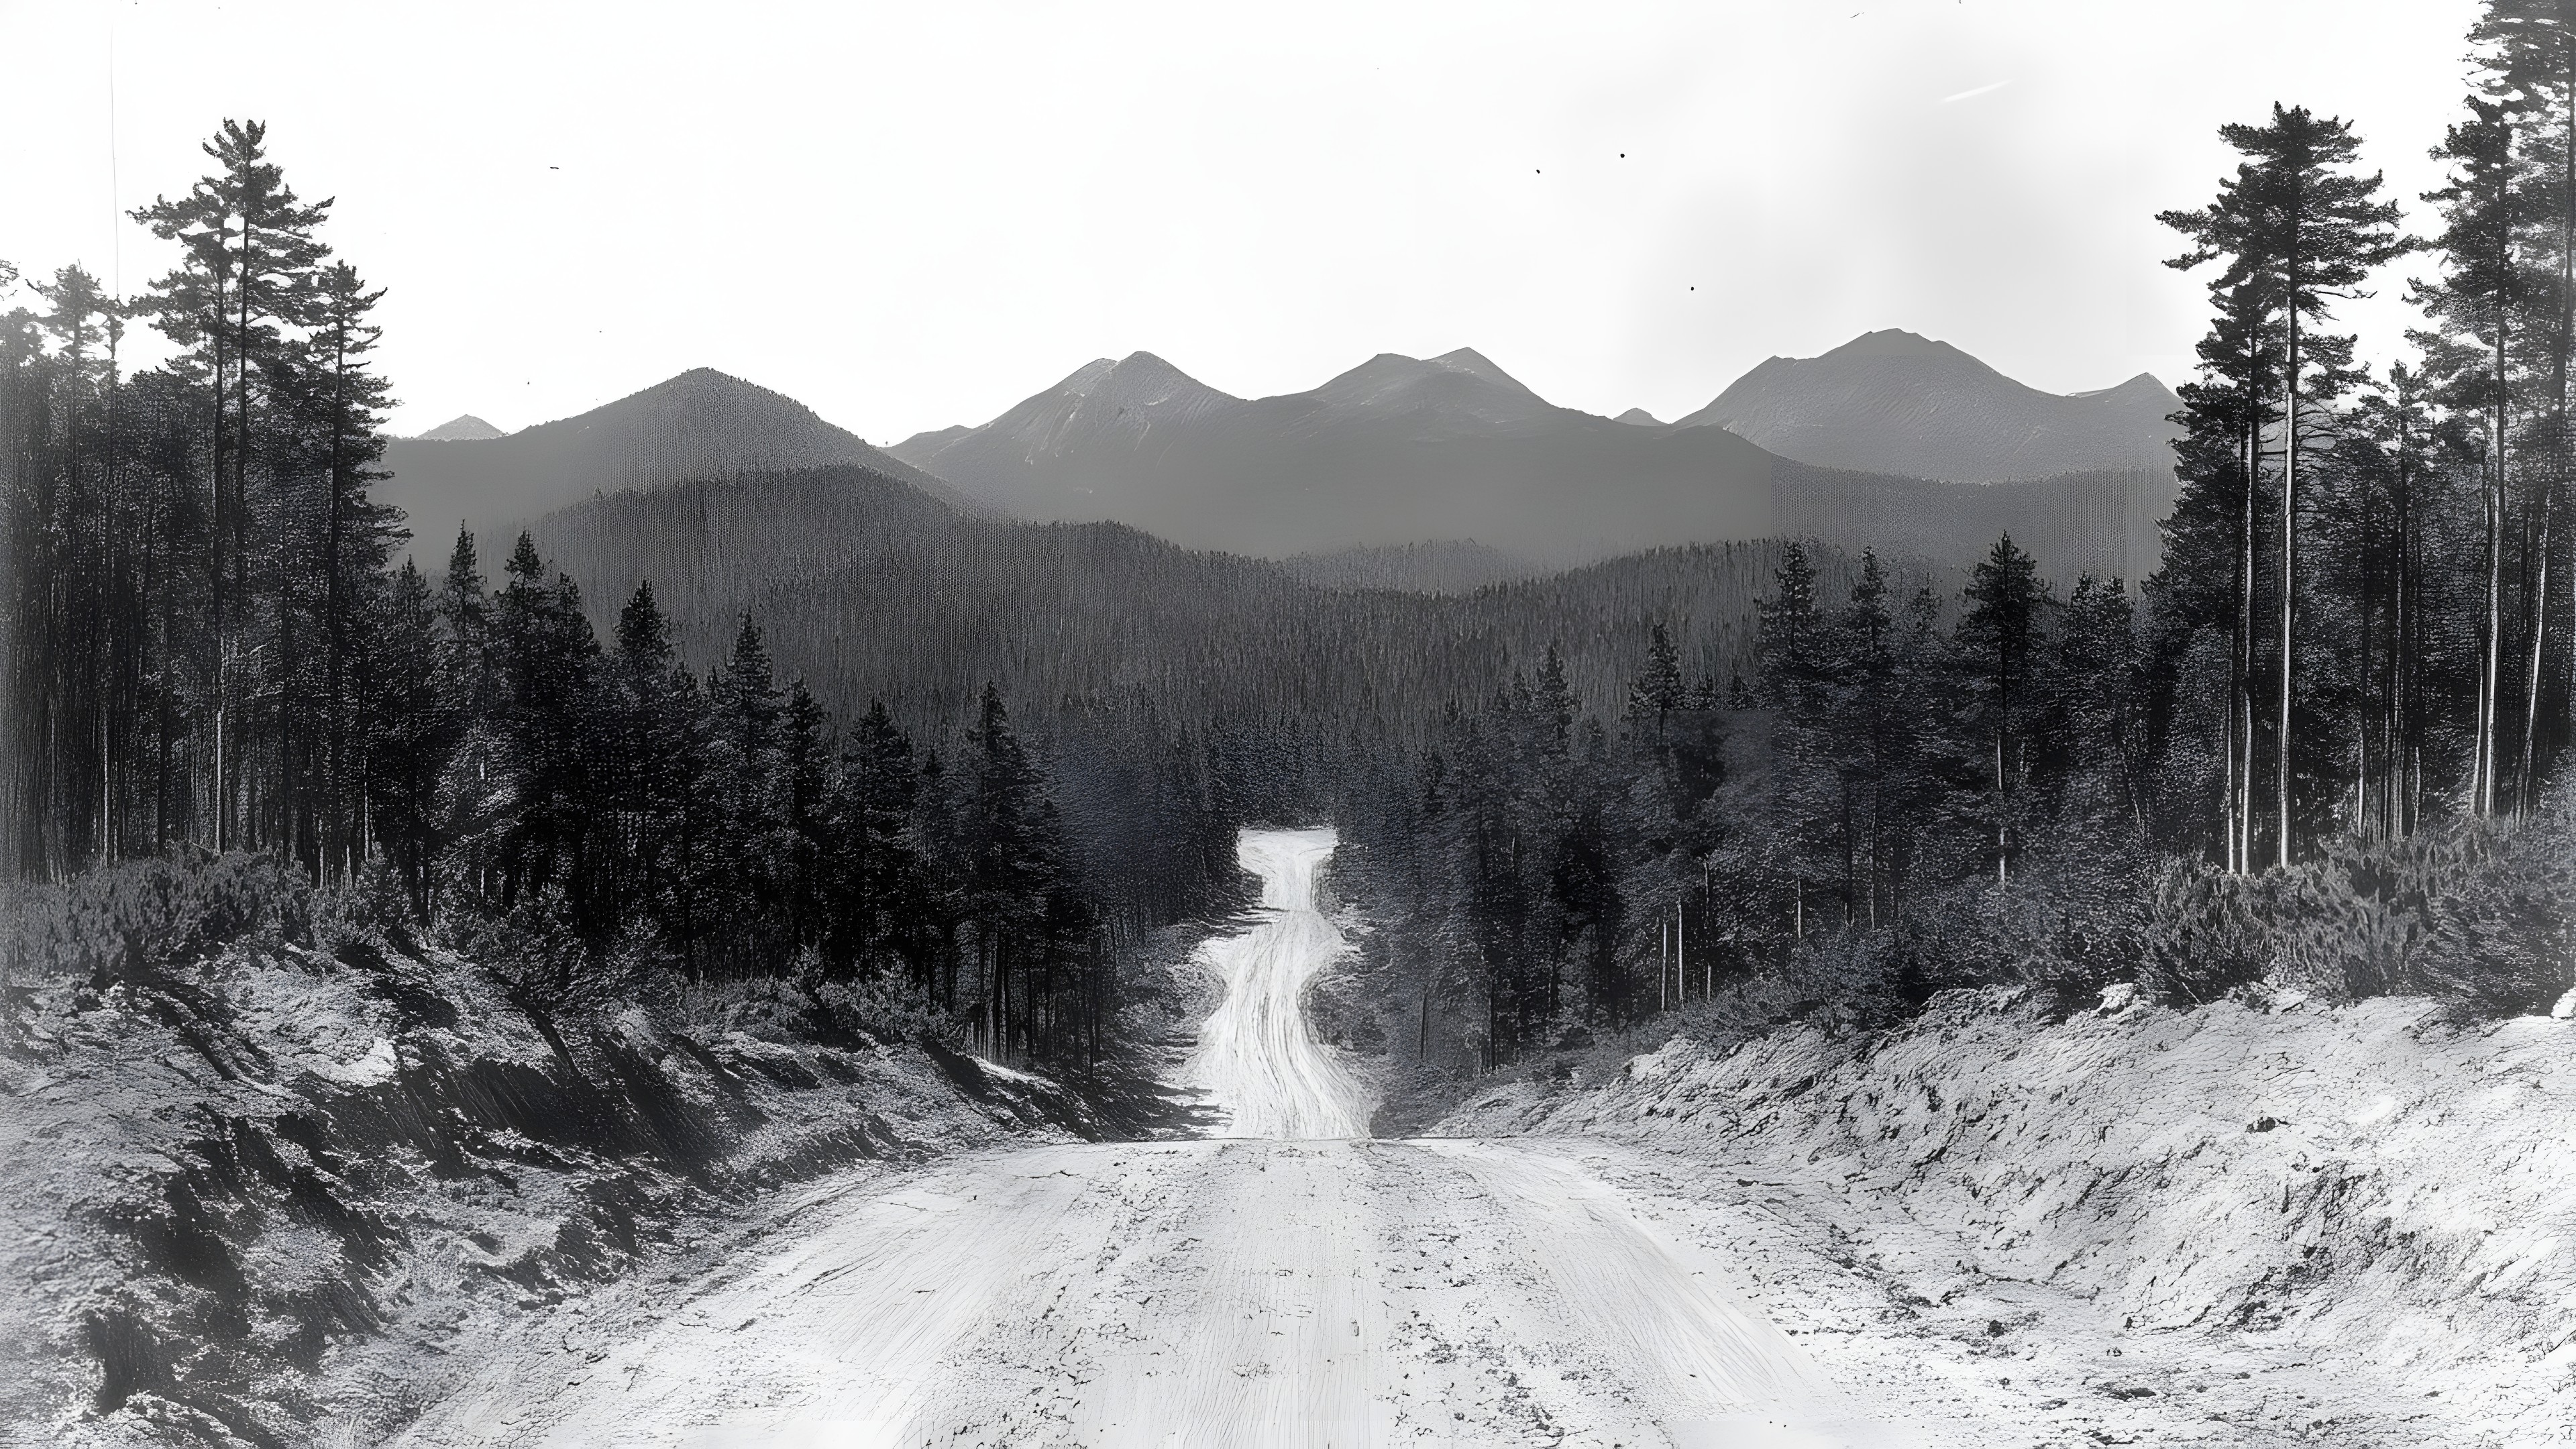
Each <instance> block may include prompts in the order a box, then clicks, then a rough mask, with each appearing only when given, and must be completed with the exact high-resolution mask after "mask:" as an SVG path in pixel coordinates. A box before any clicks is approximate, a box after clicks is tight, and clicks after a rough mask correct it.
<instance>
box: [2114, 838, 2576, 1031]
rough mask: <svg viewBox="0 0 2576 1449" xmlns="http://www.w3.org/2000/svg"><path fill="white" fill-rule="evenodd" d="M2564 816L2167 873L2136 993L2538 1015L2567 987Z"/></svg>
mask: <svg viewBox="0 0 2576 1449" xmlns="http://www.w3.org/2000/svg"><path fill="white" fill-rule="evenodd" d="M2571 833H2576V832H2571V830H2570V827H2569V821H2568V811H2567V809H2566V808H2565V802H2564V801H2559V802H2554V803H2553V806H2552V808H2551V809H2550V810H2549V811H2547V812H2545V813H2544V814H2543V815H2542V816H2541V817H2540V818H2539V819H2537V820H2534V821H2532V822H2529V823H2527V824H2523V825H2519V826H2513V825H2495V824H2486V823H2480V822H2475V821H2467V822H2461V823H2458V824H2455V825H2450V826H2446V827H2443V828H2441V829H2437V830H2432V831H2428V832H2426V833H2424V834H2422V835H2418V836H2416V837H2414V838H2412V839H2408V840H2396V841H2390V840H2362V839H2354V838H2345V839H2341V840H2337V841H2335V842H2333V843H2332V844H2330V845H2329V846H2328V847H2327V849H2326V854H2325V858H2324V859H2322V860H2319V861H2314V862H2310V863H2308V864H2305V865H2301V866H2298V867H2296V868H2294V869H2292V870H2289V871H2286V872H2273V873H2270V874H2266V875H2259V876H2230V875H2225V874H2222V873H2219V872H2217V871H2213V870H2210V869H2208V868H2207V867H2205V866H2195V867H2176V868H2174V869H2172V870H2170V871H2168V872H2167V873H2166V875H2165V877H2164V879H2163V880H2162V881H2161V882H2159V884H2158V887H2157V891H2156V905H2155V912H2154V920H2153V923H2152V925H2151V926H2150V928H2149V931H2148V935H2147V942H2148V946H2147V961H2146V966H2145V969H2144V971H2143V972H2142V973H2141V980H2142V984H2144V985H2145V986H2146V987H2147V988H2148V989H2149V990H2150V991H2151V992H2152V993H2153V994H2155V995H2156V996H2157V997H2159V998H2161V999H2163V1000H2165V1001H2167V1002H2170V1003H2173V1004H2177V1005H2181V1004H2196V1003H2200V1002H2206V1001H2210V1000H2214V999H2216V998H2217V997H2220V996H2223V995H2225V994H2226V993H2227V992H2229V991H2231V990H2234V989H2237V988H2239V987H2244V986H2249V985H2254V984H2256V983H2263V984H2268V985H2271V986H2276V987H2282V988H2287V989H2291V990H2297V991H2303V992H2306V993H2308V994H2310V995H2313V996H2316V997H2319V998H2321V999H2324V1000H2328V1001H2352V1000H2357V999H2360V998H2362V997H2369V996H2390V995H2410V996H2412V995H2422V996H2435V997H2439V998H2442V999H2444V1000H2447V1001H2452V1002H2456V1003H2458V1004H2460V1005H2461V1006H2463V1007H2465V1008H2467V1009H2468V1010H2470V1011H2473V1012H2477V1013H2480V1014H2484V1015H2510V1014H2513V1013H2517V1012H2528V1011H2539V1010H2544V1009H2546V1008H2547V1007H2548V1006H2549V1005H2550V1004H2551V1003H2553V1002H2554V1001H2556V1000H2557V998H2558V996H2559V994H2560V993H2562V992H2564V991H2565V990H2567V989H2568V986H2569V984H2570V970H2569V959H2570V937H2569V930H2568V923H2569V920H2570V917H2571V908H2576V861H2571V859H2570V854H2569V849H2570V838H2569V837H2570V835H2571Z"/></svg>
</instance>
